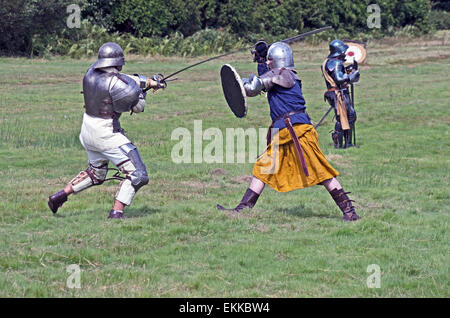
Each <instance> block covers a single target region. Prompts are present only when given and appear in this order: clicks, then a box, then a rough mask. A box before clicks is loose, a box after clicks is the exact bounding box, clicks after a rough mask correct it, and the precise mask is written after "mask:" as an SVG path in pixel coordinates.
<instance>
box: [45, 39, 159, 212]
mask: <svg viewBox="0 0 450 318" xmlns="http://www.w3.org/2000/svg"><path fill="white" fill-rule="evenodd" d="M124 64H125V58H124V54H123V50H122V48H121V47H120V46H119V45H118V44H116V43H114V42H108V43H105V44H103V45H102V46H101V47H100V49H99V52H98V60H97V61H96V62H95V63H94V64H92V65H91V66H90V67H89V69H88V71H87V72H86V75H85V76H84V78H83V94H84V103H85V105H84V107H85V113H84V115H83V123H82V126H81V132H80V142H81V144H82V145H83V147H84V148H85V149H86V151H87V155H88V167H87V169H86V170H84V171H81V172H80V173H79V174H78V175H77V176H76V177H75V178H73V179H72V180H71V181H70V182H69V183H68V184H67V185H66V186H65V187H64V189H62V190H61V191H59V192H57V193H55V194H53V195H51V196H50V197H49V200H48V206H49V207H50V209H51V210H52V212H53V213H56V212H57V211H58V209H59V208H60V207H61V206H62V205H63V203H64V202H66V201H67V198H68V196H69V195H71V194H73V193H75V194H77V193H80V192H81V191H83V190H85V189H87V188H89V187H92V186H95V185H100V184H102V183H103V182H104V181H105V179H106V176H107V172H108V164H109V162H110V161H111V162H112V163H113V164H114V165H115V166H117V168H118V170H119V171H121V172H122V173H123V174H124V176H125V178H122V182H121V183H120V186H119V189H118V191H117V193H116V196H115V200H114V204H113V207H112V209H111V211H110V213H109V216H108V218H123V217H124V215H123V210H124V207H125V206H128V205H130V204H131V201H132V200H133V198H134V196H135V194H136V192H137V191H138V190H139V189H140V188H141V187H142V186H144V185H146V184H148V182H149V178H148V174H147V170H146V166H145V164H144V162H143V160H142V158H141V156H140V154H139V151H138V149H137V147H136V146H135V145H134V144H133V143H132V142H131V141H130V139H129V138H128V137H127V136H126V135H125V132H124V130H123V129H122V128H121V126H120V121H119V117H120V116H121V114H122V113H124V112H130V111H131V112H133V113H140V112H143V111H144V108H145V104H146V102H145V98H146V90H147V89H149V88H152V89H154V90H157V89H160V88H165V87H166V83H165V82H161V81H160V80H159V77H158V76H157V75H155V76H153V77H152V78H147V77H145V76H143V75H140V74H134V75H126V74H123V73H120V71H121V70H122V66H123V65H124Z"/></svg>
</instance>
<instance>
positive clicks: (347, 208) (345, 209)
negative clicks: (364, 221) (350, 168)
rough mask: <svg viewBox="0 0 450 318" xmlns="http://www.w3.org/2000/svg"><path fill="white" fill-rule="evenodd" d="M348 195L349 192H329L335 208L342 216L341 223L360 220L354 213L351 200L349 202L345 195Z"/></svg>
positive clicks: (336, 190)
mask: <svg viewBox="0 0 450 318" xmlns="http://www.w3.org/2000/svg"><path fill="white" fill-rule="evenodd" d="M349 193H350V192H345V191H344V189H339V190H338V189H334V190H333V191H331V192H330V194H331V197H332V198H333V200H334V202H336V204H337V206H338V207H339V209H341V211H342V213H343V214H344V216H343V218H342V221H356V220H359V219H360V217H359V215H358V214H356V212H355V207H354V206H353V203H352V202H353V200H350V198H349V197H348V195H347V194H349Z"/></svg>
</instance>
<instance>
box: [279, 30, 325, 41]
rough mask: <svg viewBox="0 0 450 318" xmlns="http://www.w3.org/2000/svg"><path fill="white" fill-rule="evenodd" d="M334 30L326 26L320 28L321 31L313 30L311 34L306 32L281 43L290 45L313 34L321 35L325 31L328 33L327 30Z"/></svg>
mask: <svg viewBox="0 0 450 318" xmlns="http://www.w3.org/2000/svg"><path fill="white" fill-rule="evenodd" d="M332 28H333V27H332V26H326V27H323V28H320V29H317V30H312V31H309V32H306V33H303V34H299V35H296V36H293V37H292V38H288V39H284V40H281V41H280V42H284V43H288V44H289V43H292V42H295V41H298V40H301V39H303V38H305V37H307V36H310V35H313V34H316V33H319V32H323V31H326V30H330V29H332Z"/></svg>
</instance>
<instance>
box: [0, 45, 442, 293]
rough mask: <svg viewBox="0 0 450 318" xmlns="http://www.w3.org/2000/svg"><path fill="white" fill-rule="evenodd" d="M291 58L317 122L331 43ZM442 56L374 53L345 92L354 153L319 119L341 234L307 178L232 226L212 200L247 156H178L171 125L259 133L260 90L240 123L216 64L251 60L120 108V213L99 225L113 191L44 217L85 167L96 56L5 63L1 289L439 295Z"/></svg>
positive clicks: (198, 73)
mask: <svg viewBox="0 0 450 318" xmlns="http://www.w3.org/2000/svg"><path fill="white" fill-rule="evenodd" d="M294 49H295V50H294V51H295V52H294V53H295V63H296V66H297V69H298V71H299V75H300V77H301V78H302V81H303V91H304V96H305V98H306V101H307V106H308V112H309V114H310V116H311V117H312V118H313V120H315V121H318V120H319V119H320V117H321V116H322V115H323V114H324V113H325V111H326V110H327V106H326V104H325V103H324V102H323V92H324V87H325V85H324V80H323V78H322V77H321V74H320V65H321V62H322V61H323V58H324V57H325V55H326V54H327V46H326V44H325V43H323V44H321V45H320V46H317V47H309V46H306V45H296V46H295V47H294ZM448 50H449V45H448V44H446V43H444V42H442V43H441V42H436V43H435V42H431V41H430V42H425V43H414V42H413V41H411V42H410V43H403V44H401V46H397V47H395V48H394V47H393V46H392V44H390V43H387V44H382V43H378V44H376V43H374V44H370V45H369V47H368V61H367V64H365V65H361V69H362V70H361V73H362V75H361V80H360V82H359V83H358V84H357V86H356V88H355V101H356V105H355V106H356V111H357V114H358V121H357V143H358V144H359V145H360V146H361V148H359V149H353V148H352V149H348V150H345V151H342V150H335V149H334V148H333V147H332V144H331V138H330V134H329V133H328V132H329V131H330V130H331V129H332V127H333V125H334V123H333V121H332V116H331V115H329V117H328V118H327V119H326V121H325V122H324V124H323V125H322V126H321V127H320V128H319V129H318V132H319V136H320V137H319V142H320V146H321V148H322V150H323V152H324V153H325V155H326V156H327V157H328V159H329V161H330V162H331V164H332V165H333V166H334V167H335V168H336V169H337V170H339V172H340V176H339V180H340V181H341V183H342V184H343V186H344V188H345V189H346V190H347V191H351V192H352V194H351V195H350V196H351V198H352V199H354V200H356V203H355V204H356V207H357V211H358V213H359V214H360V215H361V216H362V219H361V220H360V221H358V222H354V223H351V224H347V223H342V222H341V221H340V217H341V215H340V211H339V210H338V208H337V207H336V206H335V204H334V202H333V200H332V199H331V197H330V195H329V194H328V193H327V192H326V191H325V189H323V187H319V186H317V187H313V188H309V189H304V190H301V191H292V192H289V193H284V194H281V193H277V192H275V191H273V190H272V189H269V188H267V189H266V190H264V192H263V195H262V196H261V198H260V200H259V201H258V203H257V205H256V206H255V208H254V209H253V210H251V211H245V212H244V213H242V214H241V215H240V216H236V217H230V216H228V215H227V214H224V213H222V212H219V211H218V210H216V208H215V205H216V204H217V203H221V204H223V205H226V206H230V207H231V206H234V205H236V204H237V203H238V202H239V200H240V199H241V197H242V194H243V193H244V191H245V190H246V188H247V186H248V178H246V177H247V176H249V175H250V173H251V169H252V164H250V163H246V164H236V163H235V164H226V163H224V164H205V163H203V164H175V163H173V162H172V160H171V157H170V154H171V150H172V147H173V146H174V145H175V144H176V143H177V142H176V141H172V140H171V138H170V136H171V132H172V131H173V130H174V129H175V128H177V127H186V128H188V129H189V130H190V131H191V132H192V131H193V125H194V120H199V119H201V120H203V130H205V129H207V128H209V127H218V128H219V129H221V131H222V132H223V133H224V135H225V129H226V128H228V127H242V128H244V129H247V128H251V127H255V128H260V127H267V126H268V125H269V124H270V118H269V114H268V105H267V102H266V100H265V98H264V97H263V96H261V97H256V98H252V99H249V111H248V116H247V117H246V118H244V119H237V118H235V117H233V115H232V113H231V112H230V111H229V110H228V109H227V106H226V104H225V101H224V98H223V96H222V91H221V87H220V80H219V70H220V66H221V65H222V64H224V63H230V64H232V65H233V66H235V67H236V68H237V70H238V71H239V72H240V73H241V74H242V75H243V76H246V75H248V74H249V73H250V72H255V68H256V66H255V64H253V63H251V62H250V61H251V57H250V56H249V55H248V53H242V54H237V55H233V56H231V57H229V58H227V59H223V60H216V61H212V62H209V63H206V64H203V65H200V66H198V67H196V68H193V69H190V70H188V71H186V72H184V73H181V74H180V75H179V76H178V77H179V80H178V81H176V82H170V83H169V87H168V88H167V90H166V91H160V92H157V93H156V94H154V95H153V94H149V95H148V98H147V101H148V102H149V106H148V107H147V109H146V111H145V112H144V113H142V114H136V115H133V116H131V117H130V116H129V115H128V114H124V115H123V117H122V119H121V122H122V126H123V127H124V129H125V130H126V131H127V134H128V135H129V136H130V138H131V139H132V140H133V141H134V142H135V144H136V145H137V146H138V147H139V150H140V152H141V155H142V157H143V158H144V161H145V163H146V164H147V168H148V171H149V174H150V183H149V185H148V186H146V187H143V188H142V189H141V190H140V192H139V193H138V194H137V196H136V197H135V200H134V202H133V204H132V206H130V207H129V208H128V209H127V210H126V212H125V213H126V216H127V217H128V218H127V219H125V220H123V221H121V220H120V221H112V220H107V219H106V217H107V214H108V211H109V209H110V208H111V204H112V200H113V197H114V194H115V192H116V190H117V187H118V184H117V183H116V182H109V183H105V184H104V185H102V186H99V187H93V188H91V189H88V190H86V191H84V192H83V193H81V194H79V195H76V196H72V197H70V198H69V201H68V202H67V203H66V204H65V205H64V206H63V207H62V208H61V209H60V211H59V212H58V214H57V216H56V217H55V216H52V213H51V212H50V210H49V209H48V207H47V198H48V196H49V195H50V194H52V193H54V192H56V191H58V190H60V189H61V188H62V187H63V186H64V185H65V184H66V183H67V182H68V181H69V180H70V179H71V178H73V177H74V176H75V175H76V174H77V173H78V172H79V171H81V170H84V169H85V168H86V164H87V156H86V153H85V151H84V149H83V148H82V147H81V145H80V143H79V141H78V134H79V129H80V125H81V118H82V114H83V108H82V106H83V98H82V95H81V94H80V93H79V92H80V91H81V80H82V77H83V75H84V72H85V71H86V69H87V68H88V66H89V64H90V62H92V61H90V60H89V61H88V60H71V59H64V58H55V59H52V60H27V59H14V58H0V84H1V85H0V140H1V147H0V176H1V180H2V182H1V184H0V202H2V203H1V205H0V224H1V226H0V241H1V242H2V244H1V245H0V296H1V297H79V296H82V297H104V296H115V297H134V296H137V297H449V296H450V293H449V290H450V286H449V285H450V284H449V277H450V276H449V263H450V259H449V227H448V223H449V215H448V212H449V206H450V200H449V174H450V173H449V172H450V171H449V158H450V147H449V146H450V139H449V124H450V113H449V110H448V106H449V100H450V93H449V91H448V83H449V81H450V75H449V74H450V57H449V56H448V53H447V52H448ZM200 60H201V58H196V59H180V58H157V59H142V58H139V57H132V58H131V60H130V61H128V62H127V64H126V65H125V68H124V71H126V72H128V73H135V72H141V73H143V74H146V75H152V74H154V73H158V72H164V73H165V74H169V73H171V72H173V71H176V70H178V69H180V68H182V67H184V66H186V65H189V64H191V63H194V62H197V61H200ZM206 144H208V142H205V143H204V146H206ZM218 169H220V170H218ZM70 264H79V265H80V267H81V288H80V289H69V288H68V287H67V286H66V280H67V278H68V276H69V274H68V273H67V272H66V268H67V266H68V265H70ZM370 264H378V265H379V266H380V268H381V288H379V289H370V288H368V287H367V285H366V279H367V277H368V276H369V275H370V273H367V272H366V269H367V266H369V265H370Z"/></svg>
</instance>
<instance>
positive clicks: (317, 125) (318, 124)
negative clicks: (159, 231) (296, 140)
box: [314, 106, 333, 129]
mask: <svg viewBox="0 0 450 318" xmlns="http://www.w3.org/2000/svg"><path fill="white" fill-rule="evenodd" d="M332 108H333V106H330V108H328V110H327V112H326V113H325V115H323V116H322V118H321V119H320V120H319V122H318V123H317V124H316V125H315V126H314V129H316V128H317V127H319V126H320V124H321V123H322V122H323V120H324V119H325V117H327V115H328V114H329V113H330V111H331V109H332Z"/></svg>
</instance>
